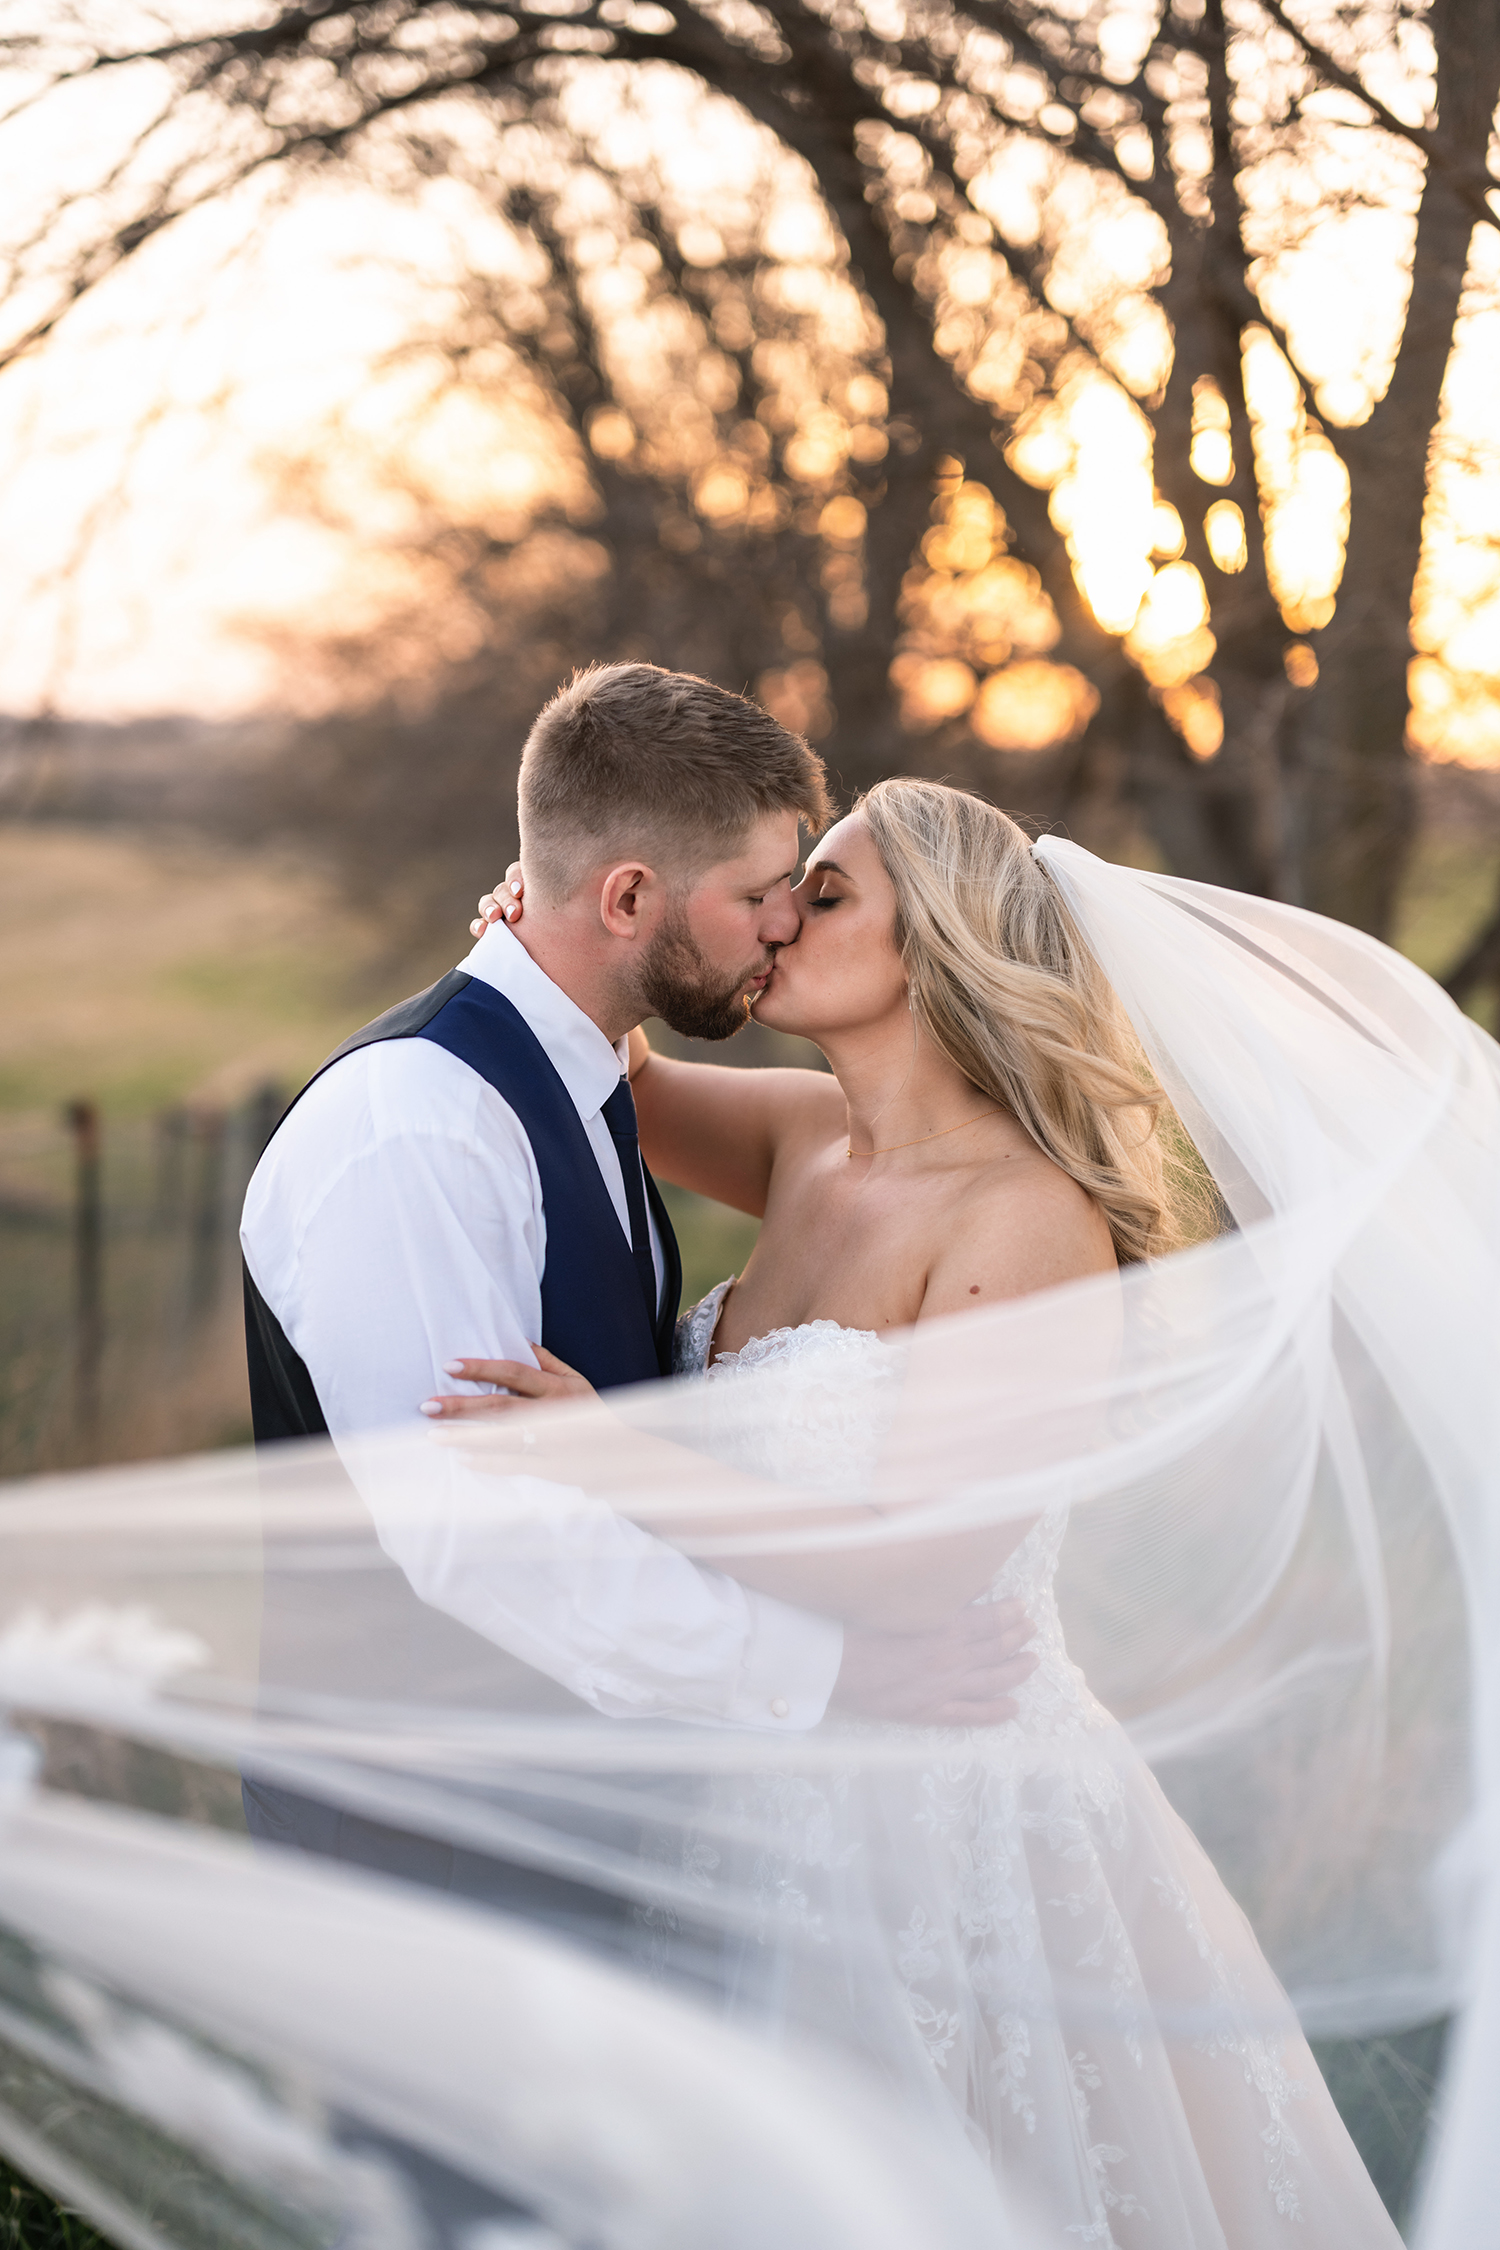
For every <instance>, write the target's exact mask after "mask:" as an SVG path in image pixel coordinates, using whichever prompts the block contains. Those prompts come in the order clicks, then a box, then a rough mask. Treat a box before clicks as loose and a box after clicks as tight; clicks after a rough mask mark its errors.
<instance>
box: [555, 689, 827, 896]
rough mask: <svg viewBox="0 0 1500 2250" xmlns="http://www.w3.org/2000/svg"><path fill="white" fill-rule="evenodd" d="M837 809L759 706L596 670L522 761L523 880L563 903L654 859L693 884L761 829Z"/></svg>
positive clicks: (795, 737) (807, 760)
mask: <svg viewBox="0 0 1500 2250" xmlns="http://www.w3.org/2000/svg"><path fill="white" fill-rule="evenodd" d="M832 810H833V807H832V803H831V800H830V798H829V794H828V783H827V779H826V776H825V774H824V771H823V761H822V759H821V758H820V757H819V756H818V754H817V752H816V751H815V750H814V749H812V748H811V746H810V745H809V744H808V743H806V742H804V741H803V739H802V737H801V735H800V734H793V733H791V732H790V731H789V729H788V728H786V727H784V726H781V725H780V724H779V723H778V722H777V721H776V720H775V719H773V718H772V717H771V715H770V713H769V712H768V711H763V710H762V709H761V708H760V705H759V704H758V703H751V702H750V701H749V700H748V699H747V698H746V697H745V696H743V695H731V694H729V693H728V692H727V690H726V689H724V688H720V687H715V686H714V684H713V682H712V681H711V680H700V679H697V678H695V677H694V676H693V675H692V674H691V673H689V672H668V671H664V670H663V669H662V667H661V666H660V665H658V664H592V665H590V666H589V667H588V669H587V670H586V671H583V672H578V673H575V674H574V676H573V678H572V679H571V680H570V681H569V682H568V684H567V686H566V687H562V688H559V689H558V691H557V693H556V695H554V696H553V698H552V700H551V702H550V703H549V704H547V705H546V707H545V709H544V710H543V711H542V712H541V714H540V716H539V717H538V719H537V721H536V724H535V725H534V726H533V727H532V730H531V732H530V734H529V735H528V736H527V738H526V747H525V749H524V750H523V752H522V754H521V783H520V812H521V840H522V850H523V853H524V855H525V858H526V862H527V874H528V876H529V877H530V878H531V879H532V881H533V882H535V883H537V884H538V885H539V886H540V888H541V890H542V893H543V895H544V896H546V897H550V898H570V897H571V896H572V894H573V892H574V891H575V890H576V889H577V888H578V885H579V883H580V882H581V881H582V880H583V878H584V876H585V875H586V874H587V873H588V871H589V869H590V868H591V867H597V866H598V864H599V862H600V861H601V860H602V859H605V858H607V857H609V856H611V855H612V854H615V853H619V854H624V853H628V852H635V851H641V852H644V851H646V850H650V851H651V852H652V853H653V855H654V854H656V853H663V854H665V855H668V856H669V858H670V861H671V865H672V868H673V870H674V871H676V870H680V871H681V872H682V873H683V874H693V873H696V872H699V871H700V870H701V869H703V868H705V867H710V866H712V865H713V864H714V862H715V861H716V860H720V859H729V858H732V857H733V855H734V852H735V849H736V847H737V846H738V844H739V842H740V840H741V838H742V837H744V835H745V834H746V832H747V831H748V830H749V829H750V828H751V827H753V825H754V824H755V822H756V821H758V820H760V819H762V818H763V817H764V816H765V815H766V814H767V813H774V812H794V813H796V814H798V816H799V817H800V818H801V819H802V820H805V821H806V823H807V825H808V827H809V828H810V829H811V830H812V831H813V833H814V834H815V835H816V834H817V833H818V832H819V831H820V830H821V829H823V828H825V827H826V826H827V824H828V820H829V816H830V814H831V812H832Z"/></svg>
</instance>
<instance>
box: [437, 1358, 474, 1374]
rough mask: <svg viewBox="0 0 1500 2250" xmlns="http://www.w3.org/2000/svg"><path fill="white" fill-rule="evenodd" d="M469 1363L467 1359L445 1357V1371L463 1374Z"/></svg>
mask: <svg viewBox="0 0 1500 2250" xmlns="http://www.w3.org/2000/svg"><path fill="white" fill-rule="evenodd" d="M468 1364H469V1363H468V1361H467V1360H466V1359H445V1360H444V1361H443V1373H444V1374H445V1375H462V1374H463V1373H464V1371H465V1369H466V1368H467V1367H468Z"/></svg>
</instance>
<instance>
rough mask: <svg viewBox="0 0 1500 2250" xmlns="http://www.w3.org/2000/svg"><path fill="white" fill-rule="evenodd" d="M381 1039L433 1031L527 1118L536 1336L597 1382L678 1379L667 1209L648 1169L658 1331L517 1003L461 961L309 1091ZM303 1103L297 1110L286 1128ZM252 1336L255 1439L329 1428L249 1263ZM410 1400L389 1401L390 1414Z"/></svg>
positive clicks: (673, 1251) (342, 1050)
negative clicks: (536, 1204)
mask: <svg viewBox="0 0 1500 2250" xmlns="http://www.w3.org/2000/svg"><path fill="white" fill-rule="evenodd" d="M385 1039H431V1040H432V1041H433V1042H434V1043H435V1044H436V1045H437V1046H440V1047H445V1048H446V1049H447V1050H448V1052H449V1054H451V1055H456V1056H457V1058H458V1060H459V1061H460V1062H462V1063H466V1064H467V1065H468V1067H469V1068H470V1069H471V1070H475V1071H477V1072H478V1073H479V1075H480V1077H481V1078H483V1079H484V1080H485V1081H486V1082H487V1083H488V1084H489V1085H491V1086H493V1087H494V1089H495V1091H496V1093H497V1094H499V1095H500V1096H501V1097H502V1098H503V1099H504V1100H505V1101H507V1102H508V1103H509V1104H510V1106H511V1108H512V1109H513V1110H514V1111H515V1113H516V1115H517V1117H518V1118H519V1119H520V1121H521V1126H522V1129H523V1130H524V1132H525V1134H526V1137H527V1139H528V1140H529V1141H530V1143H531V1149H532V1154H533V1155H534V1156H535V1158H536V1167H537V1172H538V1174H539V1176H540V1178H541V1183H542V1207H543V1211H544V1214H545V1217H546V1222H547V1250H546V1262H545V1265H544V1268H543V1272H542V1333H541V1339H540V1340H541V1342H542V1344H543V1345H544V1346H545V1347H546V1349H547V1350H548V1351H549V1352H553V1353H555V1354H556V1356H557V1357H558V1358H559V1359H561V1360H565V1361H566V1362H567V1364H568V1366H569V1367H576V1368H577V1370H578V1372H579V1373H580V1374H581V1375H586V1376H587V1377H588V1379H589V1381H590V1382H591V1383H592V1384H593V1385H594V1388H595V1389H596V1390H601V1391H604V1390H613V1389H615V1388H616V1387H617V1386H619V1385H620V1384H622V1383H641V1382H647V1381H650V1380H651V1378H652V1377H654V1376H657V1375H666V1374H670V1372H671V1365H672V1330H673V1326H674V1324H675V1322H676V1318H677V1300H678V1297H679V1295H680V1294H681V1290H682V1265H681V1260H680V1258H679V1256H678V1252H677V1241H676V1237H675V1236H674V1234H673V1232H672V1222H671V1220H670V1219H669V1218H668V1216H667V1211H666V1206H665V1205H664V1203H663V1202H662V1199H661V1196H660V1193H659V1192H658V1190H657V1186H656V1183H655V1181H654V1180H653V1179H652V1177H651V1175H650V1173H649V1172H647V1173H646V1194H647V1197H648V1199H649V1203H650V1208H651V1211H652V1213H653V1215H654V1217H655V1219H656V1224H657V1229H658V1232H659V1233H660V1236H661V1245H662V1251H663V1255H664V1258H665V1261H666V1285H665V1288H664V1289H663V1292H662V1303H661V1307H660V1314H659V1318H658V1320H657V1322H656V1325H655V1330H654V1332H653V1328H652V1324H651V1321H650V1318H649V1316H648V1314H647V1310H646V1305H645V1302H644V1300H643V1298H642V1296H641V1288H640V1282H639V1280H638V1278H637V1274H636V1268H635V1261H634V1259H633V1257H632V1255H631V1249H630V1244H629V1243H628V1241H627V1240H626V1238H625V1234H624V1231H623V1229H622V1228H621V1225H620V1221H619V1218H618V1216H617V1215H616V1212H615V1207H614V1204H613V1203H612V1202H611V1201H610V1196H609V1190H608V1189H607V1188H606V1187H605V1185H604V1180H603V1177H602V1175H601V1173H600V1170H599V1165H598V1161H597V1159H596V1158H595V1155H594V1151H593V1148H592V1147H591V1146H590V1143H589V1138H588V1135H587V1134H586V1133H585V1132H584V1129H583V1126H582V1124H581V1123H580V1122H579V1117H578V1112H577V1110H576V1109H575V1108H574V1107H573V1103H572V1100H571V1098H570V1096H569V1094H568V1090H567V1088H566V1087H565V1086H564V1084H563V1082H562V1080H561V1079H560V1078H559V1077H558V1074H557V1072H556V1070H555V1069H554V1068H553V1066H552V1063H551V1062H550V1060H549V1059H548V1056H547V1052H546V1049H545V1048H544V1047H543V1046H542V1044H541V1041H540V1040H539V1039H538V1038H537V1036H536V1034H535V1033H534V1032H533V1031H532V1030H531V1028H530V1026H529V1025H528V1024H527V1023H526V1022H525V1020H524V1018H523V1017H522V1016H521V1015H520V1013H519V1011H518V1010H517V1009H516V1008H514V1007H513V1006H512V1005H511V1003H510V1001H509V1000H507V999H506V998H505V996H504V994H503V993H500V992H497V991H496V990H495V988H494V986H493V985H489V984H486V983H484V981H483V980H482V979H481V978H478V977H470V976H467V975H466V974H465V973H464V971H463V970H462V969H454V970H452V971H450V973H449V974H448V975H447V976H445V977H442V978H440V979H439V980H438V982H437V983H436V984H434V985H430V986H429V987H428V989H427V990H426V991H425V992H419V993H417V994H415V996H414V997H413V998H412V999H410V1000H401V1001H398V1002H397V1004H396V1006H395V1007H394V1008H388V1009H387V1010H386V1012H385V1014H384V1015H381V1016H377V1017H376V1018H375V1021H374V1022H373V1023H369V1024H366V1025H365V1027H364V1029H363V1030H362V1031H356V1032H355V1033H354V1035H353V1037H352V1038H350V1039H346V1040H345V1041H344V1043H343V1045H342V1046H341V1047H337V1048H335V1050H334V1052H333V1053H332V1054H331V1055H330V1056H329V1058H328V1060H327V1062H325V1063H324V1064H323V1065H322V1066H321V1068H320V1069H318V1070H317V1071H315V1072H314V1073H313V1076H312V1078H310V1079H309V1080H308V1082H307V1083H308V1085H309V1086H311V1085H313V1084H314V1083H315V1082H316V1080H317V1079H319V1078H321V1077H322V1075H323V1072H324V1071H325V1070H329V1069H331V1068H332V1067H333V1065H334V1064H335V1063H336V1062H341V1061H342V1060H343V1058H344V1056H345V1055H351V1054H353V1053H354V1052H355V1051H356V1049H358V1048H360V1047H371V1046H375V1045H377V1044H378V1043H379V1042H380V1041H381V1040H385ZM306 1091H307V1087H306V1086H304V1087H303V1089H302V1092H303V1093H306ZM300 1099H301V1095H300V1094H299V1095H298V1096H297V1100H299V1101H300ZM295 1106H296V1105H295V1102H294V1103H293V1104H291V1105H289V1107H288V1110H287V1111H286V1113H285V1115H284V1116H283V1119H282V1122H283V1123H284V1122H285V1116H289V1115H290V1114H291V1109H292V1108H294V1107H295ZM643 1169H644V1167H643ZM245 1339H246V1350H247V1354H248V1358H249V1362H250V1405H251V1417H252V1420H253V1423H254V1428H255V1438H256V1443H257V1444H260V1445H264V1444H266V1443H268V1442H271V1441H274V1440H276V1439H278V1438H296V1437H315V1436H321V1435H322V1434H324V1433H325V1432H326V1431H327V1428H328V1424H327V1422H326V1421H325V1419H324V1416H323V1409H322V1407H321V1405H320V1404H319V1402H318V1396H317V1393H316V1391H315V1390H314V1388H313V1382H312V1377H311V1376H310V1375H309V1373H308V1371H307V1367H306V1364H305V1363H304V1361H303V1360H302V1359H301V1357H300V1356H299V1355H298V1353H297V1352H296V1351H294V1350H293V1348H292V1345H291V1343H290V1341H289V1339H288V1338H287V1335H286V1333H285V1331H284V1330H283V1328H282V1325H281V1322H280V1321H279V1320H278V1319H277V1317H276V1315H275V1313H274V1312H273V1311H272V1309H271V1307H270V1306H269V1305H268V1304H267V1303H266V1301H265V1299H264V1298H263V1297H262V1296H261V1294H260V1291H259V1290H258V1289H257V1288H256V1286H255V1283H254V1282H253V1281H252V1280H251V1278H250V1275H249V1272H248V1270H247V1272H246V1275H245ZM487 1341H488V1339H487V1338H484V1337H476V1338H475V1339H474V1347H473V1348H474V1350H475V1351H476V1352H482V1351H483V1350H484V1349H485V1346H486V1343H487ZM404 1403H405V1402H403V1401H395V1400H393V1401H392V1410H393V1415H394V1414H396V1413H399V1412H400V1411H401V1408H402V1405H403V1404H404Z"/></svg>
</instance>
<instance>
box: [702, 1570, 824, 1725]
mask: <svg viewBox="0 0 1500 2250" xmlns="http://www.w3.org/2000/svg"><path fill="white" fill-rule="evenodd" d="M746 1598H747V1600H748V1603H749V1607H750V1640H749V1644H748V1646H747V1648H746V1651H745V1659H744V1662H743V1664H742V1665H741V1666H740V1676H739V1680H738V1682H737V1684H736V1687H735V1693H734V1698H733V1701H732V1702H731V1704H730V1707H729V1710H728V1713H727V1714H726V1716H727V1718H728V1720H729V1724H730V1725H731V1726H738V1727H764V1728H766V1729H767V1730H768V1731H769V1732H773V1733H775V1732H782V1731H784V1732H786V1733H788V1734H796V1733H800V1732H805V1730H806V1729H807V1728H809V1727H815V1726H816V1725H817V1724H818V1722H819V1721H820V1719H822V1717H823V1715H824V1713H825V1712H826V1711H827V1709H828V1699H829V1697H830V1696H831V1695H832V1693H833V1688H834V1682H835V1681H836V1680H837V1678H838V1676H839V1666H840V1665H841V1664H842V1663H843V1661H844V1628H843V1626H842V1625H840V1624H838V1623H837V1622H836V1620H835V1619H833V1618H831V1617H818V1616H816V1615H815V1614H814V1613H813V1611H812V1610H809V1609H794V1608H793V1607H792V1605H791V1603H790V1602H779V1601H777V1600H776V1598H775V1596H774V1595H772V1594H749V1595H747V1597H746Z"/></svg>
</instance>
